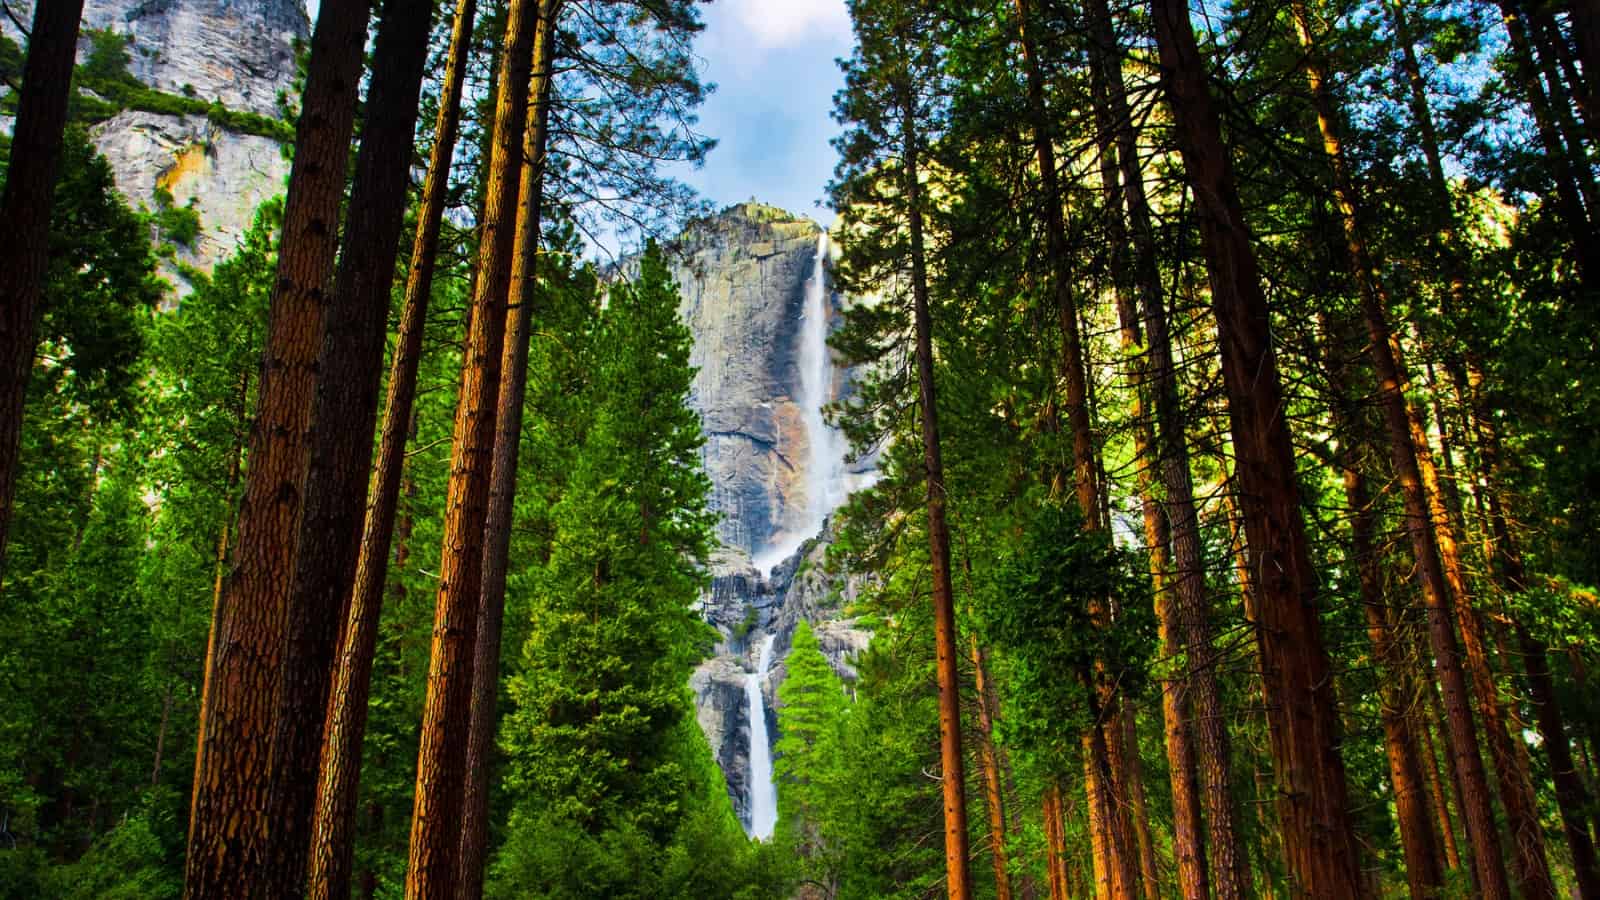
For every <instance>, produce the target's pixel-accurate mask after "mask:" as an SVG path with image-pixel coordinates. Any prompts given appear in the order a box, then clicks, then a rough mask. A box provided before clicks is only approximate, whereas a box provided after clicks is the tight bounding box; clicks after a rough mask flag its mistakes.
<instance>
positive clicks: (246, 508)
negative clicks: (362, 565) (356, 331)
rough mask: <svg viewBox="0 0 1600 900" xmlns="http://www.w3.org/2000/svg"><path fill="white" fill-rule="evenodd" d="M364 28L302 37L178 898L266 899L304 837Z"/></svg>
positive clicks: (345, 12)
mask: <svg viewBox="0 0 1600 900" xmlns="http://www.w3.org/2000/svg"><path fill="white" fill-rule="evenodd" d="M366 24H367V3H366V0H327V2H324V3H323V5H322V8H321V11H320V13H319V14H318V18H317V27H316V32H315V33H314V34H313V35H312V39H311V57H310V62H309V63H308V69H307V75H306V87H305V92H304V94H303V95H302V97H301V114H300V122H299V125H298V126H297V129H296V134H295V158H294V165H293V168H292V169H291V171H290V175H289V188H288V196H287V198H286V200H285V202H284V212H283V236H282V241H281V249H280V250H279V253H278V265H277V273H276V279H275V281H274V283H273V290H272V300H271V304H270V312H269V316H268V321H269V324H268V328H267V339H266V349H265V351H264V353H263V358H262V365H261V381H260V389H259V391H258V395H257V400H256V414H255V417H254V420H253V421H252V423H251V426H250V443H249V447H250V449H249V453H248V456H247V458H248V459H249V474H248V477H247V479H246V486H245V495H244V502H243V505H242V506H241V509H240V513H239V541H238V547H237V550H236V551H235V555H234V565H233V571H232V573H231V574H230V576H229V578H228V584H227V586H226V588H225V589H224V591H223V594H224V596H223V601H222V621H221V624H220V625H219V627H218V630H217V657H216V672H215V674H214V677H213V685H212V692H211V696H210V697H209V698H208V700H209V702H208V703H207V705H206V707H205V709H203V710H201V716H202V717H203V726H202V727H203V728H204V729H205V735H206V738H205V740H206V745H205V751H204V755H203V757H202V762H203V768H202V770H201V771H200V772H199V773H197V775H196V778H197V779H198V780H199V784H200V789H199V791H198V792H197V794H196V802H195V811H194V827H193V829H192V830H191V834H190V836H189V854H188V862H187V871H186V877H185V884H184V891H185V895H186V896H187V897H190V898H209V897H229V898H237V897H239V896H241V895H243V896H258V895H265V894H267V893H268V891H269V888H270V886H271V877H270V875H269V874H268V873H267V872H266V871H265V869H266V867H267V866H269V865H270V863H271V860H270V859H269V858H268V856H267V848H268V838H269V834H270V832H271V831H272V829H274V828H296V827H302V828H303V827H304V825H303V823H301V824H300V825H299V826H296V825H293V824H290V823H285V822H274V821H273V820H272V818H271V815H270V812H269V809H270V806H269V803H270V796H269V795H270V788H271V784H272V777H273V760H272V757H271V752H272V744H273V734H274V719H275V717H276V714H277V706H276V703H277V698H278V689H279V684H280V681H281V679H282V678H283V675H284V672H283V665H282V663H283V654H284V641H285V635H286V627H287V620H288V611H289V610H288V600H289V588H290V585H291V581H292V579H293V577H294V572H295V551H296V544H297V538H298V536H299V524H300V517H301V512H302V505H303V501H304V492H303V488H304V477H305V471H306V465H307V462H308V456H309V452H310V443H309V441H308V440H307V434H308V431H309V425H310V419H311V407H312V402H313V398H314V395H315V391H316V381H317V367H316V361H317V353H318V351H319V349H320V348H321V346H322V332H323V328H324V314H325V305H326V303H327V302H328V297H327V290H328V284H329V282H330V281H331V277H332V275H333V264H334V252H335V249H336V242H337V236H338V233H339V227H338V223H339V207H340V201H341V200H342V199H343V196H344V184H345V169H346V165H347V161H348V159H349V147H350V136H351V130H352V126H353V122H354V118H355V101H356V91H357V87H358V85H359V82H360V75H361V62H362V58H361V56H362V55H361V50H362V44H363V42H364V41H365V39H366ZM241 891H242V892H243V894H241ZM296 892H298V886H297V890H296Z"/></svg>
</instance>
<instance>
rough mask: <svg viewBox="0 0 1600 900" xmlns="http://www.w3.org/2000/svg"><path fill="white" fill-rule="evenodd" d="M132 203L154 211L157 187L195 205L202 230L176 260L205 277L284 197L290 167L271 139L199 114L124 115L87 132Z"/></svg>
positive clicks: (179, 250) (185, 202)
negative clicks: (271, 203)
mask: <svg viewBox="0 0 1600 900" xmlns="http://www.w3.org/2000/svg"><path fill="white" fill-rule="evenodd" d="M90 136H91V137H92V138H93V140H94V143H95V146H96V147H97V148H99V150H100V152H101V153H102V154H104V155H105V157H106V160H107V161H108V162H110V163H111V171H112V173H113V174H114V175H115V176H116V179H117V189H118V190H119V191H121V192H122V195H123V196H124V197H126V198H127V199H128V202H129V203H130V204H131V205H134V206H137V205H138V204H139V203H144V204H146V205H151V197H152V196H153V195H154V194H155V191H156V189H157V188H161V189H163V190H166V191H167V192H168V193H170V194H172V196H173V199H174V202H175V203H176V204H177V205H179V206H183V205H186V204H188V203H189V202H190V201H191V200H193V201H194V205H195V210H196V211H197V212H198V213H199V214H200V224H201V231H200V235H199V237H198V238H197V239H196V240H195V242H194V245H193V246H192V247H180V248H178V259H179V260H180V261H181V262H183V263H185V264H187V265H190V266H194V267H195V268H198V269H201V270H204V271H209V270H210V269H211V267H212V266H213V265H214V264H215V263H216V262H218V261H219V260H221V259H222V258H224V257H226V256H227V255H228V254H229V253H232V252H233V248H234V246H235V245H236V244H237V243H238V241H239V238H240V236H241V235H243V234H244V232H245V230H246V229H248V228H249V227H250V223H251V221H252V220H253V219H254V217H255V211H256V207H258V206H260V205H261V204H262V203H263V202H265V201H267V200H269V199H271V198H272V197H275V196H277V195H279V194H281V193H283V187H284V180H285V179H286V178H287V177H288V175H289V161H288V160H287V159H285V158H284V155H283V148H282V147H281V146H280V145H279V144H278V142H277V141H274V140H272V139H271V138H264V137H258V136H256V135H253V134H233V133H231V132H228V131H225V130H223V129H222V128H220V127H218V126H217V125H216V124H215V123H213V122H211V121H210V120H209V119H207V118H205V117H203V116H167V115H159V114H156V113H147V112H138V111H133V110H129V111H125V112H122V113H118V114H117V115H116V116H114V117H112V118H110V119H108V120H106V121H104V122H101V123H100V124H98V125H96V126H95V127H94V129H93V130H92V131H91V132H90Z"/></svg>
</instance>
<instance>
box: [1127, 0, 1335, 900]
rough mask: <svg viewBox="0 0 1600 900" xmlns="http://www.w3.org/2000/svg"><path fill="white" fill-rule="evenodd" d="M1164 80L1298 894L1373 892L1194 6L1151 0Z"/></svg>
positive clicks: (1288, 449) (1266, 343) (1272, 374)
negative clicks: (1216, 371)
mask: <svg viewBox="0 0 1600 900" xmlns="http://www.w3.org/2000/svg"><path fill="white" fill-rule="evenodd" d="M1151 10H1152V14H1153V17H1154V19H1155V31H1156V42H1157V45H1158V47H1159V51H1160V58H1161V63H1162V76H1163V77H1162V82H1163V88H1164V90H1165V94H1166V97H1167V100H1168V103H1169V105H1170V107H1171V110H1172V114H1173V120H1174V122H1175V124H1176V126H1177V132H1178V139H1179V146H1180V149H1181V151H1182V155H1183V160H1184V168H1185V170H1186V172H1187V174H1188V178H1189V181H1190V183H1191V184H1192V185H1193V187H1194V191H1195V197H1196V200H1197V201H1198V202H1197V211H1198V213H1199V219H1200V231H1201V235H1202V238H1203V240H1204V244H1205V248H1206V261H1207V269H1208V271H1209V274H1210V279H1211V303H1212V311H1213V314H1214V316H1215V319H1216V323H1217V339H1218V343H1219V344H1220V346H1221V352H1222V371H1223V380H1224V382H1225V383H1226V387H1227V395H1228V411H1229V416H1230V419H1231V421H1232V433H1233V448H1234V455H1235V460H1236V464H1235V477H1236V479H1237V482H1238V484H1237V488H1238V491H1239V498H1238V499H1239V504H1240V507H1241V512H1242V518H1243V520H1244V529H1245V533H1246V536H1247V545H1248V547H1249V551H1250V556H1251V559H1250V571H1251V574H1252V576H1253V581H1252V584H1251V586H1252V589H1253V590H1254V592H1255V594H1256V600H1255V605H1256V618H1257V623H1258V627H1257V629H1256V638H1257V643H1258V646H1259V648H1260V652H1261V663H1262V687H1263V693H1264V694H1265V700H1266V707H1267V722H1268V727H1269V732H1270V735H1271V739H1272V740H1271V743H1272V756H1273V761H1274V768H1275V770H1276V773H1277V777H1278V784H1279V803H1278V807H1279V817H1280V819H1281V821H1282V833H1283V842H1284V855H1285V859H1286V860H1287V863H1288V869H1289V872H1290V874H1291V877H1292V879H1293V881H1294V882H1295V884H1296V890H1298V891H1300V892H1304V893H1307V894H1310V895H1313V896H1319V897H1353V896H1361V895H1363V894H1364V893H1365V890H1366V888H1365V885H1364V883H1363V880H1362V877H1361V867H1360V863H1359V858H1358V855H1357V851H1356V844H1355V839H1354V835H1353V830H1352V828H1351V822H1350V815H1349V810H1348V800H1347V797H1346V786H1345V774H1344V764H1343V761H1342V760H1341V759H1340V757H1339V741H1340V733H1339V721H1338V716H1337V714H1336V712H1335V700H1334V696H1333V684H1332V677H1331V675H1332V673H1331V672H1330V670H1329V664H1328V656H1327V651H1326V649H1325V647H1324V646H1323V643H1322V630H1321V623H1320V621H1319V618H1318V608H1317V607H1318V603H1317V573H1316V572H1315V571H1314V569H1313V568H1312V565H1311V557H1310V549H1309V544H1308V541H1307V538H1306V534H1305V525H1304V522H1303V521H1302V520H1301V518H1300V508H1299V490H1298V488H1297V487H1296V480H1295V467H1294V451H1293V446H1292V444H1291V442H1290V438H1289V429H1288V425H1287V423H1286V422H1285V421H1284V419H1283V416H1282V408H1283V404H1284V397H1283V391H1282V387H1281V385H1280V381H1279V376H1278V368H1277V362H1276V359H1275V357H1274V353H1273V349H1272V340H1271V334H1270V329H1269V313H1268V309H1267V302H1266V297H1265V296H1264V294H1263V293H1262V289H1261V276H1260V273H1259V270H1258V268H1257V263H1256V257H1255V252H1254V249H1253V248H1252V247H1251V241H1250V235H1249V232H1248V230H1247V228H1246V225H1245V222H1244V214H1243V208H1242V205H1241V203H1240V200H1239V195H1238V189H1237V185H1236V182H1235V179H1234V174H1233V166H1232V162H1231V160H1230V158H1229V156H1228V153H1227V150H1226V148H1225V147H1224V146H1223V144H1222V139H1221V131H1220V126H1219V123H1218V118H1217V113H1216V110H1215V108H1214V107H1213V104H1212V100H1211V96H1210V87H1209V84H1208V75H1207V73H1206V69H1205V64H1204V62H1203V61H1202V59H1201V57H1200V52H1199V47H1198V46H1197V44H1196V41H1195V37H1194V31H1193V27H1192V24H1191V22H1190V20H1189V10H1188V7H1187V5H1186V4H1184V3H1182V2H1179V0H1152V2H1151Z"/></svg>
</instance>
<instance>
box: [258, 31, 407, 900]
mask: <svg viewBox="0 0 1600 900" xmlns="http://www.w3.org/2000/svg"><path fill="white" fill-rule="evenodd" d="M433 5H434V3H433V0H385V2H384V4H383V9H382V12H381V14H380V17H379V24H378V36H377V41H376V46H375V47H374V50H373V56H372V75H371V80H370V82H369V86H368V88H367V96H366V102H365V104H364V109H365V111H366V115H365V119H364V121H363V122H362V128H361V150H360V152H359V153H358V154H357V156H356V163H355V166H356V168H355V177H354V181H353V185H352V187H351V191H350V202H349V205H348V208H347V212H346V216H345V225H344V247H343V249H342V251H341V252H340V254H339V268H338V273H337V274H336V275H335V276H334V290H333V296H332V298H331V301H330V302H329V303H328V309H327V319H326V323H325V326H326V327H325V330H324V333H323V338H322V350H321V352H320V353H319V355H318V357H317V387H316V400H315V402H314V403H313V406H312V412H311V459H310V465H309V467H308V469H307V472H306V479H305V504H304V511H303V512H302V514H301V523H300V549H299V551H298V555H297V557H296V560H295V574H294V582H293V584H292V586H291V587H290V598H291V599H290V603H289V621H288V640H287V642H286V644H285V651H284V664H283V665H284V673H283V680H282V683H281V686H280V687H279V699H278V713H277V721H276V723H275V728H276V734H275V735H274V738H273V754H272V759H273V772H274V783H273V786H272V797H271V801H270V802H271V804H272V806H271V810H270V816H271V819H272V821H273V822H274V823H275V826H274V827H273V828H272V829H271V831H270V833H269V835H268V850H267V856H268V861H269V862H268V866H267V872H268V875H267V877H268V878H269V879H270V880H271V881H272V883H273V885H272V887H270V888H269V890H270V892H271V893H273V894H275V895H278V896H285V897H287V896H296V897H298V896H302V895H303V894H304V892H305V888H306V859H307V856H308V852H309V850H310V842H309V841H308V837H309V834H308V831H309V829H308V828H307V827H306V826H308V825H310V823H311V821H312V818H313V812H312V810H313V806H314V803H315V800H316V792H317V781H318V778H317V768H318V767H317V763H318V758H319V756H320V751H321V746H322V740H321V739H322V732H323V724H324V722H325V720H326V717H327V711H328V688H329V683H330V681H331V680H332V675H333V660H334V653H335V650H336V649H337V647H338V642H339V630H340V626H341V625H342V624H343V622H344V618H345V611H346V609H347V607H348V604H349V599H350V589H351V585H352V584H353V582H354V580H355V564H356V557H357V555H358V553H359V552H360V548H361V514H362V511H363V509H364V507H365V500H366V487H367V480H368V478H367V474H368V467H369V466H370V465H371V461H372V430H373V425H374V422H375V420H376V417H377V402H378V383H379V379H380V378H381V377H382V374H383V344H384V336H385V334H386V332H387V331H388V324H389V299H390V287H391V285H392V284H393V283H394V268H395V257H396V255H397V253H398V251H399V242H400V232H401V229H402V227H403V225H404V217H405V208H406V200H407V196H406V195H407V190H406V189H407V187H409V185H410V178H409V166H410V163H411V153H412V148H413V145H414V143H415V140H414V137H413V134H414V132H415V130H416V122H417V102H418V99H419V93H420V91H421V88H422V70H423V68H424V66H425V64H426V63H427V56H428V30H429V24H430V20H431V19H432V14H433Z"/></svg>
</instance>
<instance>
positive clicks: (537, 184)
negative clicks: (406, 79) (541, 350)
mask: <svg viewBox="0 0 1600 900" xmlns="http://www.w3.org/2000/svg"><path fill="white" fill-rule="evenodd" d="M560 15H561V2H560V0H540V2H539V4H538V12H537V16H538V29H537V35H536V37H535V40H534V48H533V69H532V75H531V77H530V79H529V84H530V87H529V93H528V103H529V105H530V108H531V109H532V112H531V113H530V114H529V117H528V123H527V125H528V127H527V129H526V136H525V138H524V142H523V148H522V166H521V174H520V178H521V185H520V187H519V189H518V193H517V197H518V199H517V220H516V229H515V238H514V244H515V246H514V247H513V250H512V263H511V265H512V269H511V286H510V295H509V300H508V304H507V311H506V338H505V347H504V351H503V357H502V362H501V383H500V396H499V399H498V409H497V410H496V412H495V429H496V433H495V439H494V459H493V461H492V475H491V478H490V484H489V507H488V512H487V514H486V519H485V522H484V548H483V578H482V588H481V590H480V593H479V600H478V635H477V639H476V640H475V641H474V642H473V651H472V652H473V673H472V686H473V688H472V711H471V716H470V723H469V726H468V731H467V756H466V773H467V782H466V796H465V797H464V799H463V807H462V826H461V846H460V849H459V851H458V854H459V857H460V873H459V875H458V881H459V884H460V887H459V889H458V891H457V897H458V898H459V900H478V898H480V897H482V896H483V867H484V856H485V854H486V852H487V850H488V843H489V770H490V768H491V767H492V766H493V763H494V760H493V756H494V735H495V724H496V717H495V714H496V712H497V704H498V699H499V686H500V684H499V682H500V635H501V623H502V621H503V619H504V616H505V599H506V564H507V561H508V558H509V556H510V552H511V519H512V505H513V501H514V500H515V498H516V492H517V460H518V451H519V450H520V449H521V446H522V406H523V398H524V397H525V395H526V388H527V381H528V339H529V336H530V335H531V333H532V327H533V304H534V300H535V294H536V292H537V289H538V275H537V271H538V253H539V227H540V212H541V205H542V204H543V201H544V166H545V141H546V134H547V127H548V125H547V123H548V121H549V116H550V92H551V87H552V83H553V65H554V62H555V56H554V54H555V30H556V23H557V21H558V20H559V17H560Z"/></svg>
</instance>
